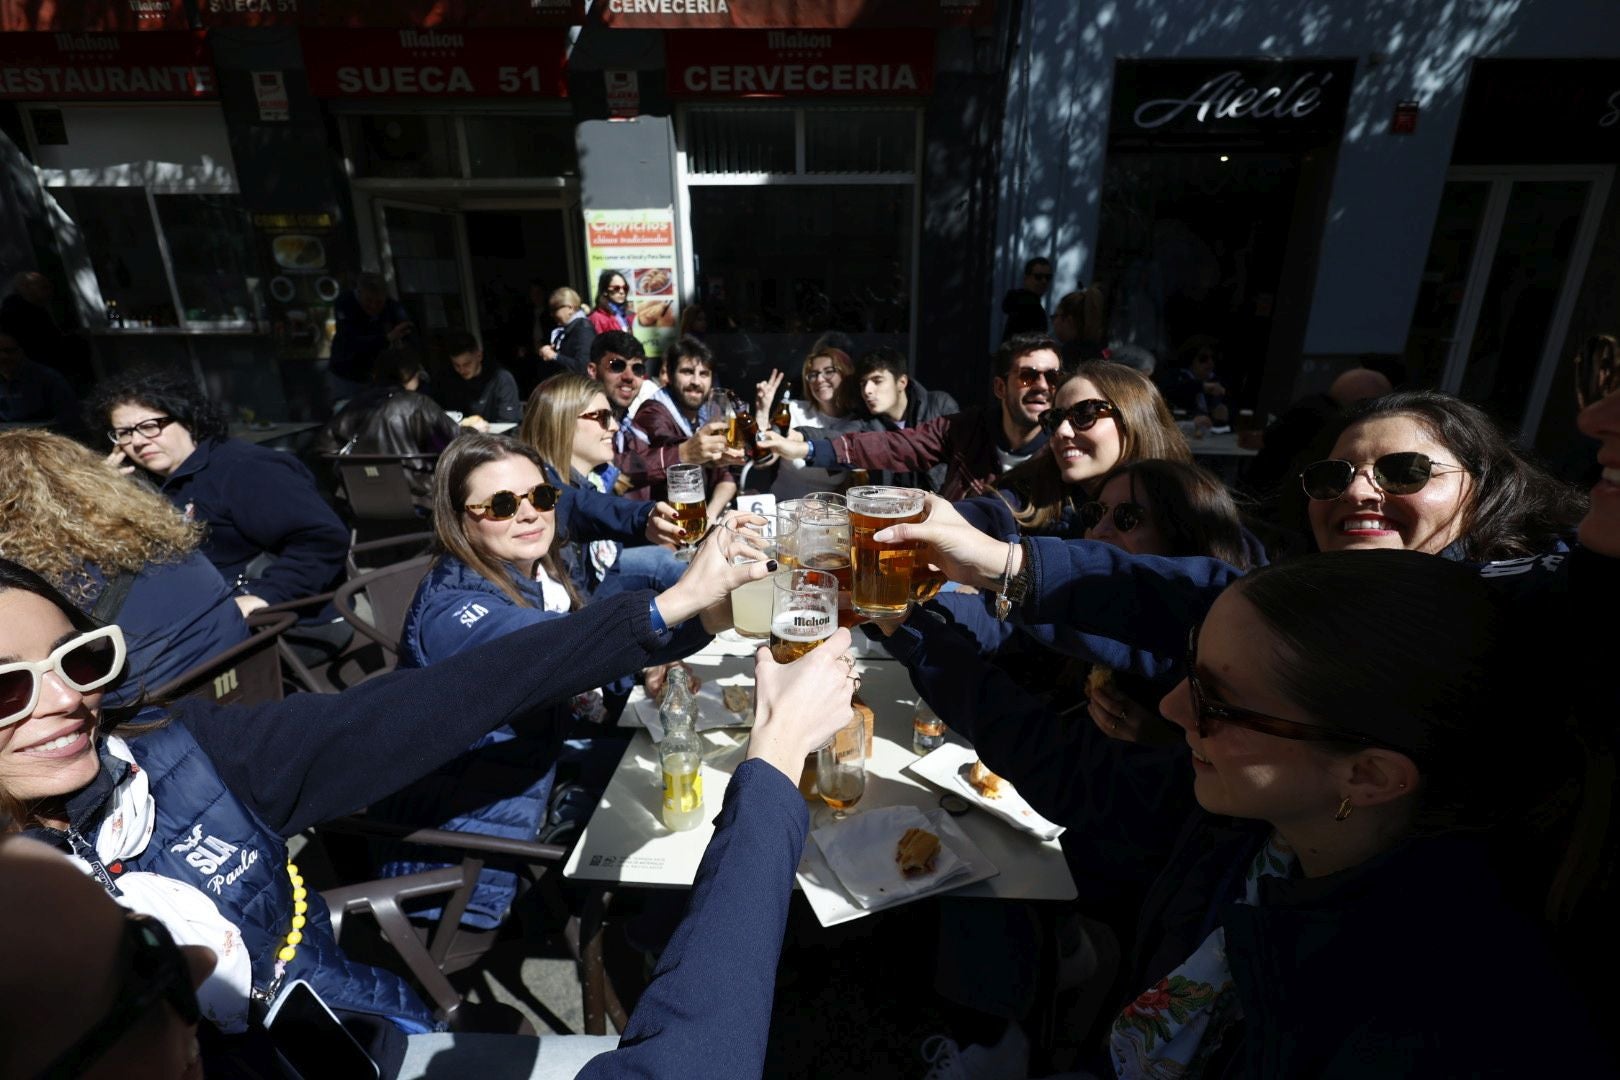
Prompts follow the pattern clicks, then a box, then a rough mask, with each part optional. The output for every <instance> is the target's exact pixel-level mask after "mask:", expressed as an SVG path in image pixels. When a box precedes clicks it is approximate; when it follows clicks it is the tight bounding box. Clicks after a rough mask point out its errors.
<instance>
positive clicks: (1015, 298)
mask: <svg viewBox="0 0 1620 1080" xmlns="http://www.w3.org/2000/svg"><path fill="white" fill-rule="evenodd" d="M1051 288H1052V260H1051V259H1043V258H1040V257H1039V256H1037V257H1036V258H1033V259H1031V260H1029V261H1028V262H1027V263H1025V264H1024V284H1023V285H1022V286H1021V287H1019V288H1016V289H1009V290H1007V295H1006V296H1004V297H1002V299H1001V312H1002V314H1004V315H1006V316H1007V323H1006V326H1004V327H1003V328H1002V331H1001V340H1002V341H1003V342H1005V341H1008V340H1010V339H1011V338H1013V337H1016V336H1017V335H1019V334H1044V333H1046V304H1045V302H1044V300H1043V298H1044V297H1045V296H1046V294H1047V293H1048V292H1049V291H1050V290H1051Z"/></svg>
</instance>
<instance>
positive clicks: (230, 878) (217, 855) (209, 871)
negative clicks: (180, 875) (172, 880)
mask: <svg viewBox="0 0 1620 1080" xmlns="http://www.w3.org/2000/svg"><path fill="white" fill-rule="evenodd" d="M169 850H170V851H172V852H174V853H175V854H176V855H184V856H185V857H186V865H187V866H190V867H191V868H193V869H194V870H196V871H197V873H199V874H201V875H202V876H203V877H205V878H207V879H208V880H207V882H206V885H207V886H208V888H210V889H212V890H213V892H214V895H216V896H218V895H219V894H220V892H221V890H222V889H224V887H225V886H226V885H234V884H236V879H237V878H239V877H241V876H242V875H243V874H245V873H246V872H247V870H248V867H250V866H252V865H253V864H254V863H256V862H258V861H259V850H258V849H257V848H245V849H244V848H241V847H239V846H238V845H236V844H230V843H226V842H225V841H224V840H221V839H220V838H219V837H217V836H208V835H205V834H204V833H203V827H202V826H201V825H200V824H199V825H193V826H192V827H191V835H190V836H189V837H187V838H186V839H184V840H182V841H180V842H179V843H178V844H174V845H171V846H170V848H169ZM238 851H240V852H241V856H240V859H239V861H238V863H237V865H236V866H235V867H234V868H232V869H231V870H230V871H228V872H226V873H223V874H222V873H220V872H219V871H220V867H221V866H223V865H224V864H225V862H226V860H228V859H229V858H230V857H231V856H232V855H235V854H236V853H237V852H238Z"/></svg>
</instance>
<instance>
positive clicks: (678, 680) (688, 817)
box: [658, 664, 703, 832]
mask: <svg viewBox="0 0 1620 1080" xmlns="http://www.w3.org/2000/svg"><path fill="white" fill-rule="evenodd" d="M658 715H659V717H660V719H662V720H663V723H664V739H663V741H662V742H660V743H659V744H658V762H659V765H660V767H661V768H662V770H663V774H664V824H665V825H667V826H669V827H670V828H671V829H673V830H675V831H676V832H680V831H681V830H684V829H692V828H696V827H697V826H698V825H699V824H701V823H702V821H703V743H702V740H700V739H699V738H698V734H697V731H696V730H695V729H694V727H693V724H694V722H695V720H696V716H697V699H696V697H695V695H694V694H693V692H692V682H691V678H690V676H689V675H688V674H687V671H686V669H685V668H684V667H682V666H680V665H678V664H677V665H676V666H675V667H673V668H671V669H670V671H669V678H668V682H667V683H666V685H665V687H664V697H663V699H662V701H661V702H660V704H659V706H658Z"/></svg>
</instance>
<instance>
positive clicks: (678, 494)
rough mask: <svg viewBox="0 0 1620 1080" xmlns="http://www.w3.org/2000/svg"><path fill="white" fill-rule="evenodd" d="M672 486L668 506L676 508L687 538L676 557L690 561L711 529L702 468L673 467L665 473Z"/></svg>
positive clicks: (692, 466) (666, 479)
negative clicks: (705, 534)
mask: <svg viewBox="0 0 1620 1080" xmlns="http://www.w3.org/2000/svg"><path fill="white" fill-rule="evenodd" d="M665 481H666V483H667V484H668V486H669V504H670V505H671V506H673V507H674V508H675V520H676V522H677V523H678V524H679V525H680V527H681V528H682V529H684V530H685V532H686V535H685V537H684V539H683V541H682V545H681V547H680V548H678V549H677V550H676V552H675V557H676V558H678V559H680V560H682V561H683V562H687V561H690V560H691V558H692V552H693V549H694V548H696V547H697V545H698V543H699V541H701V540H702V539H703V534H704V533H705V532H707V531H708V529H709V509H708V502H707V497H706V494H705V492H704V488H703V466H701V465H671V466H670V467H669V471H668V472H667V473H665Z"/></svg>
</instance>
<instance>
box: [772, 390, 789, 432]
mask: <svg viewBox="0 0 1620 1080" xmlns="http://www.w3.org/2000/svg"><path fill="white" fill-rule="evenodd" d="M792 399H793V395H792V394H791V393H789V392H788V391H786V390H783V391H782V400H781V401H778V402H777V403H776V408H774V409H772V410H771V426H772V427H773V428H775V429H776V433H777V434H778V435H780V436H782V437H783V438H784V439H785V438H787V433H788V431H789V430H790V429H791V428H792V427H793V410H792V408H791V407H789V405H788V402H789V401H791V400H792Z"/></svg>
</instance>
